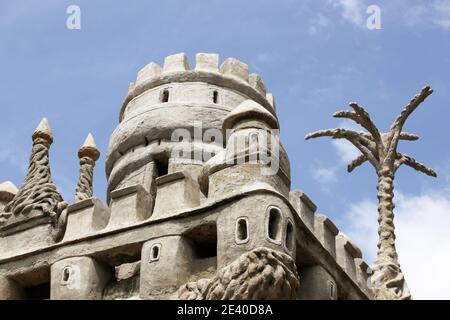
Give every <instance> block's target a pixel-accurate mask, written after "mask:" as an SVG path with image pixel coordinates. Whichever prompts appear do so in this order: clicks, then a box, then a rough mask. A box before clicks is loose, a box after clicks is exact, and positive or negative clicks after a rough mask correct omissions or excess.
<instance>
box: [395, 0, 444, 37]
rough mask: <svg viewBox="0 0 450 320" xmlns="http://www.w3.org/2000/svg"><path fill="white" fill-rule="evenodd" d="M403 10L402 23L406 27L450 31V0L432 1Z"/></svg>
mask: <svg viewBox="0 0 450 320" xmlns="http://www.w3.org/2000/svg"><path fill="white" fill-rule="evenodd" d="M405 8H406V10H405V12H404V22H405V24H406V25H407V26H410V27H415V26H428V25H430V26H434V27H438V28H441V29H443V30H450V0H434V1H429V2H426V3H422V4H420V5H412V6H406V7H405Z"/></svg>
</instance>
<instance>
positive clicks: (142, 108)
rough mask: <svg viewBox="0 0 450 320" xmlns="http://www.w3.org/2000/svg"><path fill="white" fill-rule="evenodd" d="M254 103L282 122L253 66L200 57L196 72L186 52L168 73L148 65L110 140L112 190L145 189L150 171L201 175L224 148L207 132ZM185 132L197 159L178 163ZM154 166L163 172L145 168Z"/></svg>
mask: <svg viewBox="0 0 450 320" xmlns="http://www.w3.org/2000/svg"><path fill="white" fill-rule="evenodd" d="M248 99H250V100H253V101H255V102H257V103H258V104H259V105H260V106H262V108H264V109H265V110H266V111H267V113H268V114H271V115H272V116H273V118H274V119H276V115H275V107H274V101H273V96H272V95H271V94H266V89H265V85H264V83H263V82H262V80H261V78H260V77H259V76H258V75H257V74H249V72H248V66H247V65H246V64H245V63H243V62H241V61H239V60H236V59H234V58H228V59H226V60H225V61H224V62H223V63H222V65H221V66H220V67H219V57H218V55H217V54H207V53H199V54H197V55H196V66H195V69H192V70H191V69H190V68H189V64H188V61H187V58H186V56H185V54H183V53H180V54H175V55H171V56H168V57H166V58H165V61H164V66H163V67H162V68H161V67H160V66H158V65H157V64H156V63H153V62H152V63H150V64H148V65H147V66H145V67H144V68H143V69H142V70H141V71H139V73H138V75H137V79H136V82H135V83H132V84H130V86H129V90H128V94H127V96H126V98H125V101H124V103H123V105H122V109H121V111H120V118H119V121H120V123H119V125H118V127H117V128H116V130H115V131H114V133H113V134H112V136H111V139H110V143H109V148H108V154H107V157H106V174H107V177H108V189H109V191H112V190H114V189H117V188H118V187H123V186H125V185H127V184H129V183H141V184H143V185H145V184H146V183H144V182H142V181H139V180H140V178H136V177H137V176H142V175H140V173H144V175H145V172H146V171H147V173H146V174H147V175H153V177H154V176H155V175H156V176H159V175H163V174H165V173H171V172H173V171H177V170H180V169H188V170H191V171H193V172H192V173H193V174H194V175H196V174H198V172H199V171H200V169H201V168H202V164H203V163H204V162H206V161H207V160H209V158H210V157H211V156H214V155H215V154H218V153H219V152H221V151H222V150H223V148H224V143H223V142H222V141H216V140H215V139H214V138H211V137H210V136H209V135H208V134H205V133H206V132H208V130H210V129H213V130H218V131H220V132H221V130H222V124H223V119H224V118H225V117H226V116H227V115H228V114H229V113H230V112H232V111H233V110H234V109H235V108H236V107H237V106H239V105H240V104H241V103H242V102H244V101H246V100H248ZM180 130H181V131H182V132H188V133H189V135H190V137H191V139H190V141H186V140H183V142H184V143H186V142H188V143H190V145H191V151H192V156H191V157H189V156H188V157H184V159H185V160H184V161H180V160H179V159H178V160H177V161H172V160H173V156H172V152H173V150H174V148H175V146H177V145H179V142H180V141H181V140H176V141H174V137H175V138H177V139H178V136H177V132H178V133H179V132H180ZM183 130H184V131H183ZM183 136H184V137H185V136H186V134H184V135H183ZM194 154H196V155H198V154H206V155H207V156H206V157H203V156H201V157H200V158H199V157H198V156H194ZM150 162H156V164H157V165H156V167H159V169H158V170H155V169H152V170H153V173H151V172H148V171H149V170H150V169H145V168H144V166H145V165H146V164H148V163H150ZM150 171H151V170H150ZM130 172H134V174H130ZM127 181H130V182H127Z"/></svg>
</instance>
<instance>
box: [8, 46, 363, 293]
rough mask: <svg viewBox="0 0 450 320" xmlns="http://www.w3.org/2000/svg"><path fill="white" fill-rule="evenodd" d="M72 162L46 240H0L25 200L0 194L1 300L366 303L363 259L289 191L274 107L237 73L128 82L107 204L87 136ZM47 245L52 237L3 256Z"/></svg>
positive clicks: (199, 65) (202, 57)
mask: <svg viewBox="0 0 450 320" xmlns="http://www.w3.org/2000/svg"><path fill="white" fill-rule="evenodd" d="M79 156H80V180H79V182H78V185H77V194H76V201H75V202H74V203H72V204H69V205H68V206H67V204H66V205H60V207H61V210H60V212H57V217H55V221H56V222H55V223H56V226H57V228H56V229H57V232H54V231H53V230H52V228H50V229H32V231H29V230H28V229H25V230H23V229H21V228H20V226H19V227H18V228H16V229H14V230H15V232H11V231H8V232H6V231H4V230H2V229H5V228H4V227H2V225H6V226H7V225H8V221H9V220H10V219H13V218H11V217H14V216H15V214H14V213H11V212H9V211H5V209H4V208H8V206H10V205H9V203H15V199H16V198H17V196H16V195H17V194H21V193H23V191H22V189H23V188H22V187H21V188H19V190H16V189H15V187H14V186H12V185H11V184H10V183H7V184H2V185H0V237H1V238H0V249H1V250H0V298H3V299H8V298H52V299H129V298H138V299H369V298H371V291H370V289H369V288H368V287H367V278H368V276H369V275H370V269H369V268H368V267H367V264H366V263H365V262H364V261H363V260H362V255H361V251H360V250H359V249H358V247H357V246H356V245H355V244H354V243H353V242H352V241H351V240H350V239H348V238H347V237H346V236H345V235H344V234H342V233H341V232H339V230H338V229H337V228H336V226H335V225H334V224H333V223H332V222H331V221H330V220H329V219H328V218H327V217H326V216H324V215H321V214H316V213H315V212H316V206H315V204H314V203H313V202H312V201H311V200H310V199H309V198H308V197H307V196H306V195H305V194H304V193H303V192H301V191H300V190H292V191H291V189H290V185H291V181H290V164H289V159H288V157H287V153H286V151H285V149H284V147H283V145H282V144H281V143H280V141H279V122H278V119H277V116H276V108H275V102H274V98H273V96H272V94H270V93H266V88H265V85H264V83H263V81H262V79H261V78H260V77H259V76H258V75H257V74H249V71H248V66H247V65H246V64H245V63H243V62H241V61H238V60H236V59H233V58H229V59H226V60H225V61H224V62H223V63H222V64H221V65H220V66H219V57H218V55H216V54H206V53H199V54H197V55H196V64H195V68H192V69H191V68H190V67H189V63H188V60H187V58H186V56H185V55H184V54H175V55H171V56H168V57H166V58H165V61H164V65H163V67H160V66H159V65H157V64H155V63H153V62H152V63H150V64H148V65H147V66H145V67H144V68H143V69H142V70H141V71H139V73H138V75H137V78H136V81H135V82H134V83H131V84H130V86H129V89H128V93H127V96H126V98H125V101H124V103H123V105H122V108H121V110H120V116H119V125H118V126H117V128H116V129H115V131H114V132H113V134H112V136H111V139H110V143H109V147H108V151H107V154H106V176H107V179H108V190H107V203H106V204H104V203H102V201H101V200H99V199H98V198H96V197H95V196H93V195H92V171H93V170H94V165H95V161H96V160H97V159H98V156H99V151H98V150H97V148H96V146H95V142H94V141H93V138H92V136H89V137H88V139H87V140H86V143H85V145H83V147H82V148H81V149H80V152H79ZM28 180H30V178H28ZM32 183H33V179H31V184H32ZM32 187H33V188H34V189H36V187H34V185H32ZM28 188H29V187H28ZM55 192H56V189H55ZM58 195H59V194H58ZM44 198H45V195H44ZM53 198H54V196H53ZM57 199H58V201H60V202H61V203H63V204H64V203H65V202H62V198H61V199H60V198H59V197H58V198H57ZM16 200H17V199H16ZM5 230H6V229H5ZM8 230H9V229H8ZM17 230H18V231H17ZM27 230H28V231H27ZM45 232H47V233H52V234H58V235H59V234H60V235H61V236H60V237H59V236H58V237H53V238H50V239H51V241H50V240H46V241H40V242H39V241H38V243H35V244H34V245H33V246H31V247H30V248H27V247H25V248H22V249H21V251H20V255H19V254H18V251H17V250H18V249H17V248H14V247H12V249H11V248H9V247H8V246H7V244H8V243H11V242H12V241H17V239H19V240H20V241H21V243H24V242H26V241H29V240H30V237H31V238H32V237H35V236H36V233H45ZM39 238H43V239H48V237H47V235H40V237H39Z"/></svg>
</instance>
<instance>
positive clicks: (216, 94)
mask: <svg viewBox="0 0 450 320" xmlns="http://www.w3.org/2000/svg"><path fill="white" fill-rule="evenodd" d="M218 100H219V92H217V90H214V92H213V103H217V102H218Z"/></svg>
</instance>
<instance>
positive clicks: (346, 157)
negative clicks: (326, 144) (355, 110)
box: [332, 121, 362, 164]
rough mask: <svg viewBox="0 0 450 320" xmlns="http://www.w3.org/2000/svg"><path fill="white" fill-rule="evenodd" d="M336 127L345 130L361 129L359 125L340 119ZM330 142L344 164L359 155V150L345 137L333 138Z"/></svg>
mask: <svg viewBox="0 0 450 320" xmlns="http://www.w3.org/2000/svg"><path fill="white" fill-rule="evenodd" d="M338 127H339V128H343V129H347V130H353V131H362V130H361V127H359V126H358V125H357V124H355V123H354V122H351V121H342V122H341V123H340V124H339V126H338ZM332 144H333V147H334V148H335V149H336V152H337V153H338V156H339V159H340V161H341V162H342V163H344V164H348V163H350V162H351V161H353V160H355V159H356V158H357V157H358V156H359V155H361V152H360V151H359V150H358V149H357V148H356V147H355V146H354V145H353V144H351V143H350V142H348V141H347V140H345V139H337V140H333V141H332Z"/></svg>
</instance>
